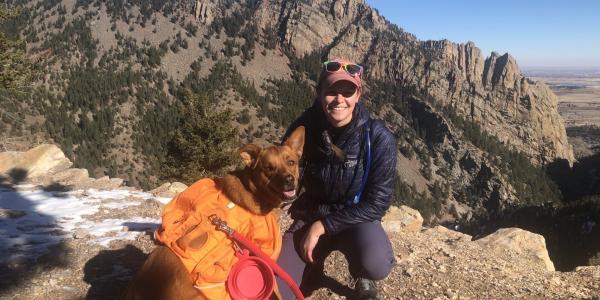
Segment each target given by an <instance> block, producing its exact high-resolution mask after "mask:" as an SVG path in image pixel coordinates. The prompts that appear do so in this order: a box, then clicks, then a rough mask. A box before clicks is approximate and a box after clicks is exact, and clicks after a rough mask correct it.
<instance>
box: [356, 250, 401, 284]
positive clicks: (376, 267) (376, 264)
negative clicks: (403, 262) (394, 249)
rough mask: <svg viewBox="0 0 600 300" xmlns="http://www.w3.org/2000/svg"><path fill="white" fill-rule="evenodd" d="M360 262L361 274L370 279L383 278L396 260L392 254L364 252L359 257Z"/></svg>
mask: <svg viewBox="0 0 600 300" xmlns="http://www.w3.org/2000/svg"><path fill="white" fill-rule="evenodd" d="M361 264H362V273H363V274H362V276H364V277H366V278H368V279H371V280H382V279H385V278H386V277H387V276H388V275H389V274H390V272H391V271H392V268H393V267H394V265H395V264H396V260H395V259H394V257H393V255H392V257H390V256H389V255H381V254H379V255H378V254H375V253H371V254H370V255H369V253H366V255H363V257H362V258H361Z"/></svg>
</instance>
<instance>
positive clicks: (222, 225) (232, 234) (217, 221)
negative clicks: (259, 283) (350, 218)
mask: <svg viewBox="0 0 600 300" xmlns="http://www.w3.org/2000/svg"><path fill="white" fill-rule="evenodd" d="M208 219H209V220H210V221H211V223H212V224H213V225H215V226H216V228H217V230H221V231H223V232H225V234H227V236H229V238H231V239H233V240H234V241H235V242H238V243H239V244H240V245H242V246H243V247H244V248H246V249H248V250H249V251H250V253H252V254H253V255H255V256H256V257H258V258H260V259H262V260H264V261H265V262H266V263H267V264H268V265H269V267H271V269H272V270H273V272H275V274H276V275H277V276H279V277H280V278H281V279H282V280H283V281H285V283H287V285H288V286H289V287H290V288H291V289H292V292H293V293H294V295H295V296H296V299H298V300H304V295H302V292H301V291H300V288H299V287H298V285H297V284H296V282H295V281H294V279H292V277H290V275H289V274H288V273H287V272H285V270H283V269H282V268H281V267H280V266H279V265H278V264H277V263H276V262H274V261H273V260H272V259H271V258H270V257H269V256H268V255H267V254H265V253H264V252H263V251H262V250H260V249H259V248H258V247H256V246H255V245H254V244H253V243H252V242H250V241H249V240H247V239H246V238H245V237H244V236H242V235H241V234H239V233H238V232H237V231H235V230H234V229H233V228H231V227H229V226H228V225H227V222H225V221H223V220H221V218H219V217H218V216H217V215H211V216H209V217H208Z"/></svg>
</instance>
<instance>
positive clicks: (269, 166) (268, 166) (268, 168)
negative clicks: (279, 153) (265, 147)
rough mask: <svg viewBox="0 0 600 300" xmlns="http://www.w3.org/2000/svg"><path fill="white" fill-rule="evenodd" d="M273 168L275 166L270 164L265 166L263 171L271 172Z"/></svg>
mask: <svg viewBox="0 0 600 300" xmlns="http://www.w3.org/2000/svg"><path fill="white" fill-rule="evenodd" d="M274 170H275V168H274V167H273V166H272V165H266V166H265V171H267V172H273V171H274Z"/></svg>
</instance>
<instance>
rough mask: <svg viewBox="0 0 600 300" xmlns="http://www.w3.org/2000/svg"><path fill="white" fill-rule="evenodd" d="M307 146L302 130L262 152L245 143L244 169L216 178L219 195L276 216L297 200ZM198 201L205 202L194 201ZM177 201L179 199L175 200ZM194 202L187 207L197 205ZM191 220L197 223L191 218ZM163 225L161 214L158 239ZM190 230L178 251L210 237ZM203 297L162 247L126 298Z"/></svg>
mask: <svg viewBox="0 0 600 300" xmlns="http://www.w3.org/2000/svg"><path fill="white" fill-rule="evenodd" d="M303 146H304V127H299V128H298V129H296V130H295V131H294V132H293V133H292V134H291V135H290V137H289V138H288V139H287V140H286V141H285V143H284V144H283V145H281V146H271V147H268V148H265V149H261V148H260V147H258V146H256V145H254V144H248V145H245V146H244V147H242V148H241V149H240V151H239V153H240V156H241V158H242V161H243V163H244V166H245V167H244V168H243V169H241V170H236V171H233V172H231V173H229V174H228V175H226V176H225V177H222V178H218V179H215V180H214V182H215V183H216V186H217V187H219V191H220V192H221V193H223V194H224V195H225V196H226V197H227V198H228V199H230V201H231V202H233V203H235V205H237V206H239V207H242V208H243V209H245V210H247V211H249V212H251V213H252V214H254V215H260V216H268V215H269V214H274V213H275V212H274V209H275V208H278V207H279V206H280V205H281V203H282V201H284V200H290V199H291V198H294V197H295V193H296V189H297V188H298V178H299V171H298V161H299V159H300V156H301V155H302V148H303ZM199 182H200V181H199ZM192 187H193V186H191V187H190V189H191V188H192ZM182 193H185V191H184V192H182ZM196 200H199V201H201V200H202V199H195V200H194V201H196ZM174 201H175V199H174V200H172V202H174ZM190 203H191V204H190ZM190 203H186V205H187V206H194V204H193V203H192V202H190ZM197 203H201V202H197ZM167 209H168V207H165V213H166V211H167ZM191 210H193V207H192V209H191ZM186 217H187V215H186ZM187 220H192V221H191V222H193V219H192V218H187ZM186 222H187V221H186ZM164 227H165V217H164V215H163V226H162V227H161V229H159V230H158V231H157V236H159V237H160V235H161V230H164ZM188 227H189V229H185V232H186V234H185V235H183V236H182V237H181V238H179V239H178V240H177V241H176V243H175V244H176V245H175V247H176V248H177V247H178V245H180V246H181V245H183V246H182V247H188V248H200V247H202V246H203V245H204V244H205V243H207V236H206V233H205V232H202V231H200V230H196V227H199V226H195V225H194V224H192V225H190V226H188ZM188 227H186V228H188ZM277 228H278V227H277ZM250 234H252V233H250ZM279 240H280V238H279ZM279 247H280V245H279ZM277 251H279V250H277ZM200 273H202V270H200ZM204 298H206V297H204V296H203V294H202V293H199V291H198V290H197V289H196V288H195V287H194V282H193V280H192V278H191V275H190V272H189V271H188V269H186V267H185V266H184V263H182V260H181V259H180V256H177V255H176V253H174V252H173V250H172V247H171V248H169V247H166V246H159V247H158V248H157V249H155V250H154V251H153V252H152V253H151V254H150V255H149V257H148V258H147V260H146V261H145V262H144V264H143V265H142V267H141V269H140V270H139V271H138V273H137V274H136V276H135V277H134V279H133V280H132V281H131V283H130V285H129V287H128V289H127V291H126V293H125V297H124V299H127V300H151V299H204Z"/></svg>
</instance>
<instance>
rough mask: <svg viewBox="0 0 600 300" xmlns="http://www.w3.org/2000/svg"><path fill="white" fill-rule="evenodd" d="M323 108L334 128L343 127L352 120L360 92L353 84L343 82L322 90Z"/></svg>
mask: <svg viewBox="0 0 600 300" xmlns="http://www.w3.org/2000/svg"><path fill="white" fill-rule="evenodd" d="M320 96H321V106H322V107H323V111H324V112H325V116H326V117H327V121H329V123H330V124H331V125H332V126H333V127H342V126H344V125H346V124H348V123H350V121H351V120H352V112H353V111H354V107H355V106H356V103H358V99H359V98H360V90H359V89H358V88H357V87H356V86H355V85H354V84H353V83H351V82H349V81H345V80H341V81H338V82H336V83H334V84H333V85H331V86H330V87H328V88H324V89H322V90H321V95H320Z"/></svg>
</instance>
